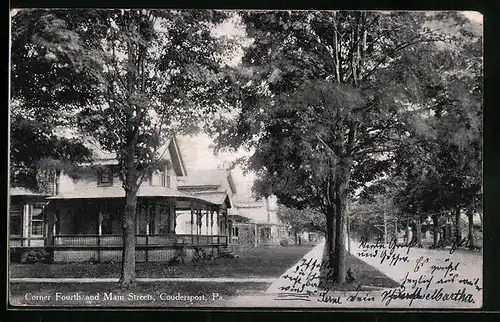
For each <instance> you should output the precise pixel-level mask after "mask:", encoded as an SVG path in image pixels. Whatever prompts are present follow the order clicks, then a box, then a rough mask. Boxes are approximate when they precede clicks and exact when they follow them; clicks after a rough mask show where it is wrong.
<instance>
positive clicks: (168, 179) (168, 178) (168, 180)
mask: <svg viewBox="0 0 500 322" xmlns="http://www.w3.org/2000/svg"><path fill="white" fill-rule="evenodd" d="M167 187H169V188H170V175H168V174H167Z"/></svg>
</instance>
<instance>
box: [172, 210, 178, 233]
mask: <svg viewBox="0 0 500 322" xmlns="http://www.w3.org/2000/svg"><path fill="white" fill-rule="evenodd" d="M176 210H177V205H176V204H175V203H174V204H172V214H173V216H172V220H173V221H174V225H173V226H174V230H173V233H174V234H176V231H177V211H176Z"/></svg>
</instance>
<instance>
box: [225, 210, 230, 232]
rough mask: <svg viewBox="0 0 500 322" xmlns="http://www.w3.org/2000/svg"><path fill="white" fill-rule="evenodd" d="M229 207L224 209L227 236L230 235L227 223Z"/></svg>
mask: <svg viewBox="0 0 500 322" xmlns="http://www.w3.org/2000/svg"><path fill="white" fill-rule="evenodd" d="M227 219H228V218H227V209H226V210H225V211H224V226H225V230H226V236H228V235H229V234H228V225H227Z"/></svg>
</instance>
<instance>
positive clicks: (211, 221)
mask: <svg viewBox="0 0 500 322" xmlns="http://www.w3.org/2000/svg"><path fill="white" fill-rule="evenodd" d="M213 234H214V211H213V209H211V210H210V235H212V236H213Z"/></svg>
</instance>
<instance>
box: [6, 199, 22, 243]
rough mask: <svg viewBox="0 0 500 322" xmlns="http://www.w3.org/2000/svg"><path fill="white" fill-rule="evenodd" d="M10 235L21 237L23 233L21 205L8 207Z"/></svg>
mask: <svg viewBox="0 0 500 322" xmlns="http://www.w3.org/2000/svg"><path fill="white" fill-rule="evenodd" d="M9 228H10V234H11V235H13V236H21V235H22V231H23V208H22V206H21V205H11V206H10V225H9Z"/></svg>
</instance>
